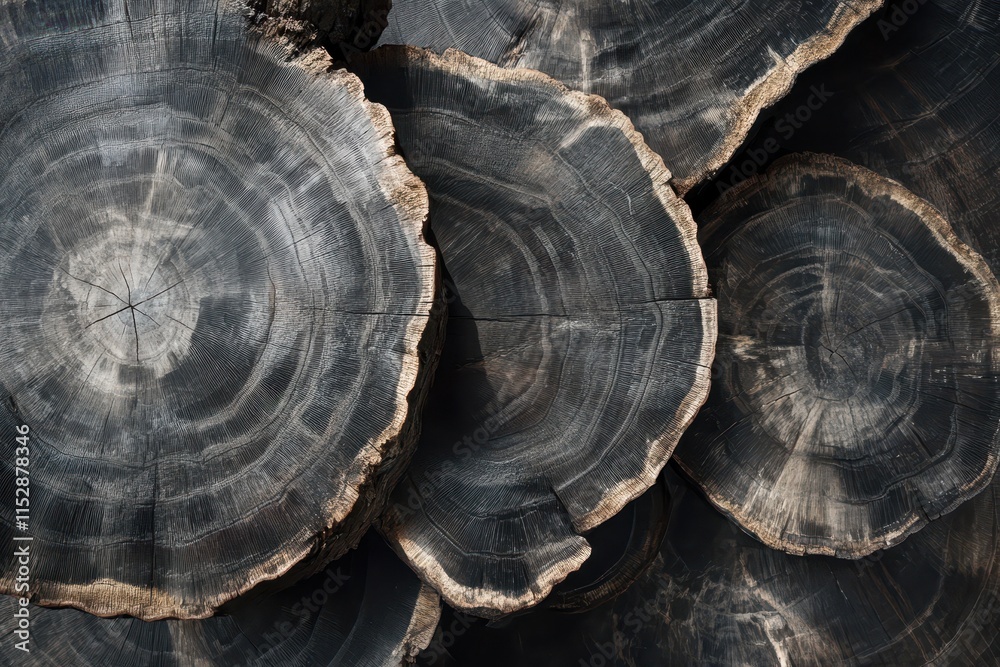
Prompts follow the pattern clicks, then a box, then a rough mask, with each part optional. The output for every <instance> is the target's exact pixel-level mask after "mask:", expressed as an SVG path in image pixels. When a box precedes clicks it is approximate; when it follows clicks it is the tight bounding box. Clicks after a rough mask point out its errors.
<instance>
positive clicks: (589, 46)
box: [379, 0, 881, 193]
mask: <svg viewBox="0 0 1000 667" xmlns="http://www.w3.org/2000/svg"><path fill="white" fill-rule="evenodd" d="M879 5H881V0H769V1H768V2H766V3H760V2H734V1H733V0H700V1H699V2H691V1H690V0H610V1H609V0H574V1H573V2H548V1H546V0H471V1H470V0H395V2H393V7H392V11H391V12H390V14H389V17H388V26H387V27H386V29H385V33H384V34H383V35H382V37H381V39H380V41H379V43H380V44H411V45H413V46H421V47H425V48H430V49H433V50H435V51H439V52H440V51H443V50H444V49H446V48H456V49H460V50H462V51H464V52H466V53H469V54H471V55H473V56H477V57H479V58H484V59H486V60H489V61H490V62H493V63H496V64H498V65H503V66H505V67H525V68H531V69H536V70H540V71H542V72H545V73H546V74H549V75H551V76H553V77H555V78H556V79H558V80H559V81H562V82H563V83H565V84H566V85H567V86H569V87H570V88H573V89H575V90H582V91H584V92H587V93H594V94H597V95H600V96H602V97H604V98H605V99H607V100H608V102H609V103H610V105H611V106H612V107H614V108H616V109H619V110H621V111H622V112H624V113H625V115H627V116H628V117H629V119H631V121H632V122H633V123H635V126H636V128H638V130H639V132H641V133H642V136H643V137H644V138H645V140H646V142H647V143H648V144H649V145H650V147H652V149H653V150H655V151H656V152H658V153H659V154H660V155H661V156H662V157H663V160H664V161H665V162H666V164H667V166H668V167H669V168H670V170H671V172H672V173H673V176H674V181H673V183H674V185H675V187H677V188H678V190H679V191H681V192H682V193H683V192H685V191H686V190H688V189H689V188H691V187H692V186H693V185H695V184H696V183H698V182H699V181H701V180H703V179H704V178H706V177H707V176H708V175H710V174H711V173H712V172H713V171H715V170H716V169H718V168H719V167H721V166H722V165H724V164H725V163H726V162H727V161H728V160H729V158H730V157H731V156H732V154H733V152H734V151H735V150H736V149H737V148H738V147H739V146H740V144H741V143H742V142H743V140H744V139H745V138H746V136H747V133H748V132H749V131H750V129H751V128H752V127H753V124H754V121H755V120H756V118H757V115H758V114H759V113H760V111H761V109H764V108H765V107H767V106H769V105H770V104H773V103H774V102H775V101H776V100H778V99H780V98H781V96H782V95H783V94H785V93H786V92H787V91H788V89H789V87H790V86H791V85H792V82H793V81H794V80H795V77H796V76H797V75H798V74H799V73H800V72H801V71H802V70H804V69H806V68H807V67H809V66H810V65H812V64H813V63H815V62H817V61H819V60H822V59H824V58H826V57H828V56H829V55H830V54H832V53H833V52H834V51H835V50H836V49H837V47H839V46H840V44H841V43H842V42H843V40H844V38H845V37H846V36H847V34H848V33H849V32H850V31H851V30H852V29H853V28H854V27H855V26H856V25H858V24H859V23H861V22H862V21H863V20H864V19H865V18H866V17H867V16H868V15H869V14H870V13H871V12H872V11H873V10H875V9H876V8H877V7H878V6H879ZM820 92H821V94H820V95H818V96H817V97H816V98H815V99H814V100H812V101H811V102H810V103H811V104H812V105H814V106H815V105H817V104H820V105H821V104H823V103H825V101H826V97H825V95H823V94H822V91H820Z"/></svg>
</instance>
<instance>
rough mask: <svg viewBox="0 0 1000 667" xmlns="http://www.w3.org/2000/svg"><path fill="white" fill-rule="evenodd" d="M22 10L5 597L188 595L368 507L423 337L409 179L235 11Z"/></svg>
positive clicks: (303, 547)
mask: <svg viewBox="0 0 1000 667" xmlns="http://www.w3.org/2000/svg"><path fill="white" fill-rule="evenodd" d="M30 7H31V6H27V7H22V6H20V5H18V4H17V3H8V4H5V5H4V6H3V8H2V10H0V13H2V15H0V26H2V27H0V40H2V42H3V44H4V52H5V55H4V57H3V59H2V60H0V88H2V94H0V124H2V128H3V129H2V134H0V211H2V214H3V224H2V225H0V289H2V292H0V313H2V317H0V339H2V340H3V341H4V346H3V349H2V353H0V354H2V356H0V392H2V393H0V397H2V399H3V403H2V408H0V438H7V439H8V441H9V442H13V438H14V436H15V428H16V427H18V426H21V425H22V424H27V425H28V426H29V427H30V443H31V461H30V465H31V487H30V488H31V510H32V511H31V516H30V521H29V523H28V530H27V532H28V534H30V535H31V536H32V537H33V538H34V541H33V545H34V546H33V549H34V553H33V559H34V560H33V570H32V589H31V590H32V593H33V595H34V596H36V597H37V600H38V601H39V602H40V603H42V604H52V605H62V604H67V605H73V606H77V607H80V608H83V609H85V610H88V611H91V612H93V613H97V614H102V615H112V614H121V613H126V614H132V615H137V616H141V617H143V618H146V619H153V618H161V617H167V616H179V617H189V618H190V617H200V616H205V615H208V614H210V613H211V612H212V611H213V610H214V609H215V608H216V607H217V606H218V605H219V604H221V603H222V602H225V601H226V600H228V599H230V598H232V597H233V596H235V595H237V594H238V593H240V592H241V591H243V590H245V589H247V588H249V587H250V586H253V585H254V584H256V583H257V582H260V581H263V580H267V579H272V578H274V577H277V576H278V575H281V574H282V573H284V572H286V571H287V570H289V568H291V567H293V566H294V565H296V564H298V563H300V562H301V561H303V560H305V559H306V557H313V556H319V557H320V559H325V558H332V557H334V556H336V555H338V554H339V553H343V552H344V551H346V550H347V549H349V548H350V547H352V546H353V545H354V544H355V543H356V541H357V540H358V539H360V535H361V533H362V532H363V530H364V529H365V527H366V526H367V525H368V523H370V520H371V518H372V515H373V513H374V512H376V511H377V510H378V505H379V503H378V502H375V499H377V498H378V497H379V496H380V495H381V494H382V489H384V488H386V487H387V486H388V485H389V484H390V482H391V479H392V475H391V474H389V471H387V470H385V469H384V467H381V466H382V461H383V460H384V459H386V458H398V457H399V455H400V454H402V453H404V452H405V451H406V448H407V447H409V446H410V445H411V444H412V442H411V441H412V438H411V437H410V431H411V428H410V415H411V413H412V412H413V409H414V407H415V406H414V405H411V403H412V402H414V401H416V400H417V398H418V397H419V395H420V394H421V390H422V389H423V380H422V379H421V378H422V377H423V375H424V374H423V370H424V369H422V368H421V366H422V364H421V362H420V359H419V357H420V355H419V354H418V346H419V345H420V341H421V340H422V338H423V337H424V336H425V329H427V331H428V332H430V331H432V330H434V328H433V327H431V328H428V322H429V321H430V319H429V314H430V306H431V303H432V298H433V293H434V289H435V287H434V281H435V260H434V255H433V251H432V249H431V248H430V247H429V246H428V245H426V244H425V242H424V240H423V238H422V228H423V224H424V219H425V216H426V206H427V204H426V194H425V192H424V190H423V186H422V185H420V184H419V182H418V181H416V179H415V178H414V177H413V176H412V175H411V174H410V173H409V172H408V171H407V170H406V168H405V166H404V165H403V163H402V161H401V159H400V158H399V157H397V156H395V155H394V154H393V152H392V148H391V146H392V136H391V125H390V123H389V119H388V115H387V114H386V113H385V112H384V110H381V109H379V108H377V107H374V106H372V105H370V104H369V103H368V102H366V101H365V100H364V98H363V96H362V93H361V85H360V83H359V82H358V81H357V79H355V78H354V77H352V76H350V75H347V74H334V75H328V76H316V75H315V74H311V73H309V72H307V71H305V70H304V69H302V68H300V67H298V66H296V65H293V64H287V63H282V62H281V60H280V54H279V49H278V48H277V47H274V46H270V45H268V44H266V43H264V42H259V41H257V40H256V39H254V38H251V37H250V36H249V35H248V34H247V31H246V28H245V27H244V22H243V19H242V17H241V16H240V15H239V14H238V13H233V14H224V15H217V14H216V11H221V10H218V8H216V7H215V4H214V3H188V2H181V1H179V0H157V1H155V2H149V3H145V4H144V5H141V6H140V5H136V4H135V3H125V2H121V1H112V2H105V3H93V2H90V0H60V1H58V2H53V3H46V5H45V7H44V9H38V8H36V9H31V8H30ZM414 388H417V389H418V391H415V392H413V393H412V394H411V390H414ZM13 466H14V460H13V458H11V457H4V459H3V461H2V462H0V467H2V476H3V485H4V488H9V487H11V486H12V481H13V477H14V474H15V471H14V467H13ZM359 494H363V495H365V496H366V500H365V502H358V503H356V501H357V499H358V497H359ZM8 495H10V496H11V497H12V495H13V494H8ZM0 512H2V514H0V535H2V538H0V539H4V540H9V538H10V537H11V533H12V531H14V530H15V522H14V518H13V516H12V515H13V508H12V507H11V504H10V503H7V504H5V505H4V507H3V509H2V510H0ZM8 543H9V542H8ZM12 562H13V561H10V559H8V563H7V564H6V565H5V566H4V567H7V568H9V567H12V565H11V563H12ZM13 578H14V575H13V572H12V571H11V570H7V571H6V572H5V573H4V576H3V578H2V579H0V588H2V589H3V591H4V592H11V591H12V590H13Z"/></svg>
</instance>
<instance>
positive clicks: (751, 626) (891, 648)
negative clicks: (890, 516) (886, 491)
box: [418, 466, 1000, 667]
mask: <svg viewBox="0 0 1000 667" xmlns="http://www.w3.org/2000/svg"><path fill="white" fill-rule="evenodd" d="M664 478H665V481H666V484H667V485H668V487H669V489H670V497H671V501H670V503H671V516H670V520H669V525H668V529H667V535H666V538H665V540H664V541H663V543H662V545H661V546H660V548H659V550H658V553H657V557H656V560H655V561H654V562H653V564H652V566H651V567H650V568H649V569H648V570H647V571H646V572H645V573H644V574H643V575H642V576H641V577H640V578H639V579H638V581H637V582H636V584H634V585H633V586H632V587H631V588H630V589H629V590H628V591H627V592H625V593H624V594H623V595H621V596H620V597H619V598H618V599H617V600H615V601H614V602H613V603H610V604H605V605H602V606H600V607H598V608H596V609H594V610H592V611H588V612H586V613H583V614H563V613H558V612H554V611H549V610H539V611H533V612H532V613H530V614H525V615H524V616H521V617H515V618H513V619H511V620H510V621H509V622H507V623H505V624H503V625H502V626H501V625H493V626H489V627H487V626H484V625H472V626H471V627H469V628H468V630H467V631H466V632H465V633H464V634H462V635H461V637H459V638H458V640H457V641H455V642H454V644H453V645H452V646H450V647H449V648H448V649H447V651H444V650H442V649H438V648H436V645H435V644H434V643H433V642H432V645H431V649H430V650H429V651H428V652H427V653H426V656H427V658H428V659H427V660H422V659H420V660H418V664H419V665H422V666H424V667H428V666H430V665H434V666H435V667H465V666H466V665H471V664H479V663H477V657H478V656H482V655H489V656H490V661H489V662H488V663H486V664H488V665H490V666H491V667H492V666H493V665H518V667H549V666H550V665H560V666H562V665H566V666H570V665H572V666H573V667H586V666H588V665H591V666H596V665H604V666H605V667H664V666H670V667H673V666H675V665H676V666H678V667H695V666H697V667H702V666H704V667H733V666H735V665H740V666H753V667H758V666H760V667H771V666H782V665H822V666H823V667H862V666H864V667H916V666H918V665H934V666H940V667H944V666H949V667H993V666H994V665H997V664H1000V653H998V652H997V648H996V645H997V633H996V628H997V627H998V624H1000V537H998V536H1000V486H998V483H997V481H994V482H992V483H991V485H990V487H989V488H988V489H987V490H986V491H984V492H983V493H981V494H979V495H977V496H976V497H975V498H973V499H971V500H969V502H967V503H965V504H964V505H962V506H961V507H960V508H958V509H957V510H956V511H954V512H952V513H951V514H948V515H947V516H944V517H942V518H941V519H939V520H938V521H934V522H933V523H931V524H930V525H929V526H928V527H927V528H925V529H924V530H922V531H920V532H919V533H917V534H915V535H913V536H912V537H910V538H909V539H907V540H906V541H905V542H903V543H902V544H899V545H897V546H895V547H893V548H891V549H887V550H885V551H880V552H877V553H875V554H872V555H871V556H869V557H867V558H864V559H861V560H845V559H840V558H831V557H827V556H795V555H791V554H787V553H784V552H781V551H776V550H774V549H771V548H769V547H767V546H766V545H764V544H762V543H761V542H760V541H758V540H756V539H755V538H753V537H751V536H750V535H748V534H747V533H745V532H744V531H742V530H741V529H740V528H739V527H738V526H736V525H735V524H734V523H733V522H731V521H729V520H727V519H726V518H725V517H724V516H723V515H722V514H720V513H719V512H718V511H717V510H716V509H715V507H713V506H712V504H711V503H709V502H708V501H707V500H706V499H705V498H704V497H703V496H702V494H701V493H700V492H699V491H698V489H697V487H695V486H693V485H692V484H691V483H690V482H689V481H687V480H685V479H683V478H682V477H681V476H680V475H678V474H677V473H675V472H674V471H673V466H668V467H667V469H666V470H665V471H664ZM608 546H609V545H607V544H605V545H600V546H598V545H595V549H594V552H595V555H601V553H602V552H605V551H606V550H607V549H608ZM442 626H443V627H444V628H446V629H448V628H454V627H458V628H463V627H465V622H464V621H463V620H462V619H460V618H459V619H454V618H452V617H451V614H450V612H448V611H445V614H444V616H443V618H442Z"/></svg>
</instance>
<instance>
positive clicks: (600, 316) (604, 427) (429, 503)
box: [354, 47, 716, 617]
mask: <svg viewBox="0 0 1000 667" xmlns="http://www.w3.org/2000/svg"><path fill="white" fill-rule="evenodd" d="M354 64H355V66H356V69H357V71H358V72H359V74H360V76H361V78H362V79H363V80H364V82H365V87H366V93H367V94H368V95H369V97H371V98H372V99H373V100H376V101H378V102H380V103H383V104H385V105H386V106H387V107H388V108H389V111H390V113H391V114H392V116H393V121H394V123H395V124H396V127H397V132H398V134H397V137H398V140H399V142H400V144H401V147H402V150H403V153H404V155H405V156H406V158H407V160H408V163H409V164H410V166H411V168H413V170H414V172H415V173H416V174H417V175H419V176H420V177H421V178H422V179H423V180H424V181H425V182H426V183H427V184H428V190H429V192H430V195H431V228H432V231H433V234H434V237H435V239H436V241H437V244H438V246H439V248H440V251H441V253H442V255H443V258H444V262H445V265H446V267H447V272H448V275H449V276H450V278H448V280H447V281H446V285H447V286H448V288H449V293H448V298H449V299H450V300H451V301H452V303H451V304H450V310H449V312H450V318H449V323H448V333H447V341H448V342H447V343H446V346H445V351H444V352H443V354H442V362H441V372H440V373H439V374H438V375H437V377H436V379H435V389H434V391H433V394H432V398H431V399H429V406H428V410H427V411H426V413H425V415H424V432H423V434H422V436H421V442H420V445H419V447H418V454H417V456H416V458H415V462H414V464H413V465H412V466H411V467H410V469H409V471H408V474H407V476H406V478H405V479H404V481H403V482H402V483H401V484H400V486H399V487H397V489H396V491H395V494H394V497H393V501H392V503H391V505H390V508H389V509H388V510H387V514H386V516H385V519H384V529H385V531H386V533H387V534H388V536H389V537H390V538H391V540H393V541H394V542H395V544H396V545H397V547H398V551H399V552H400V553H401V554H403V555H404V557H405V558H406V559H407V560H408V561H409V562H410V563H411V564H412V565H413V567H414V568H416V570H417V571H418V572H419V573H420V574H421V575H422V576H423V577H424V578H425V579H426V580H427V581H429V582H430V583H431V584H433V585H434V586H435V588H437V589H438V590H439V591H440V592H441V593H442V595H443V596H444V598H445V599H446V600H447V601H448V602H449V603H450V604H452V605H453V606H455V607H457V608H460V609H463V610H467V611H470V612H472V613H475V614H479V615H483V616H490V617H492V616H497V615H499V614H503V613H510V612H514V611H517V610H519V609H523V608H526V607H528V606H531V605H534V604H537V603H538V602H539V601H541V600H542V599H543V598H545V596H546V595H547V594H548V593H549V591H550V590H551V588H552V586H553V585H554V584H556V583H558V582H559V581H561V580H562V579H564V578H565V577H566V576H567V574H568V573H569V572H572V571H573V570H576V569H577V568H578V567H579V566H580V564H581V563H582V562H583V561H584V559H586V558H587V555H588V554H589V552H590V547H589V546H588V544H587V542H586V540H585V539H584V538H582V537H580V535H579V534H580V533H583V532H585V531H587V530H589V529H591V528H593V527H595V526H597V525H599V524H601V523H602V522H604V521H605V520H607V519H608V518H610V517H611V516H613V515H614V514H615V513H616V512H618V510H620V509H621V508H622V507H623V506H624V505H625V504H626V503H628V502H629V501H630V500H632V499H633V498H635V497H637V496H638V495H640V494H641V493H642V492H643V491H645V489H647V488H648V487H649V486H650V485H652V484H653V483H654V482H655V480H656V476H657V474H658V473H659V471H660V469H661V468H662V466H663V464H664V463H665V462H666V460H667V458H668V457H669V456H670V454H671V452H672V451H673V448H674V446H675V444H676V442H677V439H678V438H679V436H680V434H681V433H682V432H683V430H684V428H685V427H686V426H687V425H688V424H689V423H690V421H691V419H692V418H693V416H694V414H695V412H696V411H697V409H698V407H699V406H700V405H701V404H702V402H703V401H704V399H705V396H706V394H707V389H708V381H709V366H710V364H711V359H712V354H713V349H714V343H715V331H716V324H715V302H714V300H712V299H710V298H709V292H708V288H707V274H706V273H705V269H704V263H703V260H702V258H701V253H700V251H699V249H698V246H697V243H696V240H695V227H694V223H693V220H692V219H691V217H690V212H689V211H688V209H687V206H686V205H685V204H684V203H683V202H682V201H681V200H680V199H679V198H677V197H676V195H675V194H674V193H673V191H672V190H671V189H670V187H669V185H668V180H669V173H668V172H667V170H666V169H665V168H664V166H663V162H662V160H660V159H659V158H658V157H657V156H656V155H655V154H654V153H653V152H652V151H651V150H649V149H648V148H647V147H646V146H645V144H643V143H642V140H641V138H640V136H639V135H638V133H637V132H636V131H635V130H634V128H633V127H632V125H631V123H630V122H629V121H628V120H627V119H626V118H625V117H624V116H623V115H622V114H620V113H618V112H616V111H613V110H612V109H610V107H608V106H607V104H606V103H605V102H604V101H603V100H602V99H600V98H598V97H596V96H586V95H584V94H581V93H576V92H571V91H569V90H568V89H566V88H565V87H564V86H562V85H561V84H559V83H558V82H556V81H554V80H552V79H550V78H549V77H547V76H545V75H544V74H541V73H539V72H535V71H531V70H523V69H522V70H505V69H502V68H499V67H496V66H493V65H491V64H489V63H487V62H486V61H483V60H480V59H477V58H473V57H470V56H467V55H465V54H462V53H460V52H457V51H447V52H446V53H445V54H444V56H437V55H434V54H433V53H431V52H429V51H423V50H420V49H414V48H400V47H383V48H380V49H377V50H375V51H373V52H372V53H370V54H366V56H365V57H363V58H359V59H357V60H355V63H354Z"/></svg>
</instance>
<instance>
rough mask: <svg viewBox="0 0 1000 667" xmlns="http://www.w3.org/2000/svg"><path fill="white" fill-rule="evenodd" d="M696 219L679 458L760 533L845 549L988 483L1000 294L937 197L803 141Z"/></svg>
mask: <svg viewBox="0 0 1000 667" xmlns="http://www.w3.org/2000/svg"><path fill="white" fill-rule="evenodd" d="M703 223H704V226H703V230H702V240H703V241H702V242H703V247H704V248H705V253H706V261H707V262H708V263H709V271H710V275H711V277H712V280H713V285H714V286H715V289H716V293H717V295H718V299H719V349H718V356H717V358H716V366H715V368H716V371H715V375H716V378H715V381H714V383H713V389H712V393H711V396H710V398H709V401H708V403H707V404H706V406H705V408H704V410H703V411H702V413H701V414H700V415H699V417H698V419H697V420H696V422H695V424H694V425H693V426H692V428H691V430H690V431H689V432H688V434H687V435H686V436H685V438H684V441H683V443H682V445H681V446H680V447H679V448H678V451H677V459H678V460H679V462H680V464H681V466H682V467H683V468H684V469H685V470H686V471H687V472H688V473H689V474H690V475H691V476H692V478H693V479H694V480H696V481H697V482H698V484H700V485H701V487H702V488H703V489H704V490H705V492H706V493H707V494H708V496H709V498H710V499H711V500H712V501H713V502H714V503H715V504H716V505H718V506H719V508H721V509H722V511H723V512H725V513H726V514H728V515H730V516H731V517H732V518H733V519H734V520H735V521H736V522H737V523H739V524H740V525H741V526H743V527H744V528H745V529H747V530H748V531H750V532H751V533H753V534H754V535H756V536H757V537H759V538H760V539H761V540H762V541H764V542H765V543H766V544H768V545H770V546H772V547H775V548H779V549H784V550H786V551H789V552H792V553H797V554H803V553H815V554H827V555H836V556H841V557H848V558H857V557H860V556H864V555H866V554H869V553H871V552H873V551H875V550H877V549H880V548H883V547H886V546H890V545H893V544H896V543H897V542H899V541H900V540H902V539H903V538H904V537H906V536H907V535H908V534H910V533H912V532H914V531H916V530H919V529H920V528H921V527H922V526H924V525H925V524H926V523H927V522H928V521H930V520H932V519H935V518H937V517H938V516H940V515H942V514H945V513H947V512H950V511H952V510H953V509H955V508H956V507H957V506H958V505H959V504H961V503H962V502H964V501H965V500H967V499H969V498H970V497H972V496H974V495H975V494H977V493H979V492H980V491H981V490H982V489H984V488H985V487H986V485H987V484H988V483H989V481H990V479H991V477H992V476H993V473H994V471H995V469H996V466H997V451H998V447H1000V441H998V436H997V430H998V424H1000V384H998V381H997V372H996V371H997V363H998V360H997V354H996V353H997V350H996V344H997V334H998V331H1000V294H998V285H997V281H996V279H995V278H994V277H993V275H992V273H991V272H990V271H989V269H988V268H987V267H986V264H985V262H984V261H983V260H982V258H981V257H980V256H979V255H977V254H976V253H974V252H973V251H972V250H971V249H969V248H968V247H967V246H966V245H964V244H963V243H962V242H960V241H959V240H958V239H957V237H956V236H955V235H954V233H953V232H952V231H951V229H950V227H949V226H948V224H947V222H946V221H945V220H944V219H943V218H942V217H941V216H940V214H938V213H937V211H936V210H935V209H934V208H932V207H931V206H930V205H929V204H927V203H926V202H925V201H923V200H921V199H919V198H917V197H916V196H914V195H912V194H911V193H909V192H908V191H907V190H905V189H904V188H903V187H902V186H900V185H899V184H898V183H896V182H895V181H890V180H886V179H883V178H881V177H879V176H877V175H876V174H874V173H872V172H869V171H867V170H865V169H863V168H861V167H857V166H854V165H851V164H850V163H847V162H844V161H842V160H839V159H835V158H830V157H823V156H809V155H804V156H793V157H791V158H788V159H785V160H782V161H779V162H778V163H776V164H775V166H774V167H773V168H772V169H771V170H770V172H769V173H768V174H767V176H766V177H759V178H755V179H752V180H750V181H747V182H746V183H744V184H742V185H741V186H739V187H737V188H733V189H732V190H729V191H727V192H726V193H725V195H724V196H723V197H722V198H721V199H720V200H719V201H718V202H717V203H716V204H715V205H714V206H712V207H711V209H710V210H708V211H706V213H705V215H704V217H703Z"/></svg>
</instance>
